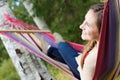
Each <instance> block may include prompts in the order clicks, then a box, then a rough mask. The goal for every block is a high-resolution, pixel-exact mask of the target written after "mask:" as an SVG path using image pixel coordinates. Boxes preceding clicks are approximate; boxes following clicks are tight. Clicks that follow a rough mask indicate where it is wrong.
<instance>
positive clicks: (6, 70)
mask: <svg viewBox="0 0 120 80" xmlns="http://www.w3.org/2000/svg"><path fill="white" fill-rule="evenodd" d="M0 80H20V78H19V76H18V74H17V72H16V71H15V68H14V66H13V64H12V62H11V60H10V59H8V60H4V61H3V62H2V64H1V66H0Z"/></svg>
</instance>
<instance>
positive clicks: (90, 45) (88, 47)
mask: <svg viewBox="0 0 120 80" xmlns="http://www.w3.org/2000/svg"><path fill="white" fill-rule="evenodd" d="M89 9H92V10H93V11H94V12H95V13H96V14H97V23H96V24H97V28H98V30H99V33H100V29H101V23H102V16H103V9H104V4H96V5H92V6H91V7H90V8H89ZM95 44H96V41H95V40H91V41H88V43H87V44H86V46H85V48H84V50H83V54H82V58H81V59H82V60H81V62H80V63H81V67H82V68H83V59H84V56H85V54H86V53H88V52H89V51H90V50H92V49H93V47H94V46H95Z"/></svg>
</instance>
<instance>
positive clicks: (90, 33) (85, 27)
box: [80, 9, 99, 41]
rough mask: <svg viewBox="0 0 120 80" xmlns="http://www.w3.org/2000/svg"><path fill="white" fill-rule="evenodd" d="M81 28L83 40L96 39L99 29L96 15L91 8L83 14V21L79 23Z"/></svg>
mask: <svg viewBox="0 0 120 80" xmlns="http://www.w3.org/2000/svg"><path fill="white" fill-rule="evenodd" d="M80 29H82V35H81V37H82V39H83V40H88V41H89V40H98V38H99V30H98V28H97V15H96V13H94V11H93V10H92V9H90V10H89V11H88V12H87V14H86V15H85V20H84V22H83V23H82V24H81V25H80Z"/></svg>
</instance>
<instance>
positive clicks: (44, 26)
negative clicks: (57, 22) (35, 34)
mask: <svg viewBox="0 0 120 80" xmlns="http://www.w3.org/2000/svg"><path fill="white" fill-rule="evenodd" d="M22 2H23V5H24V7H25V8H26V10H27V11H28V13H29V15H30V16H31V17H32V18H33V20H34V22H35V24H36V25H37V26H38V27H39V28H40V29H48V26H47V24H46V23H45V21H43V20H42V19H40V18H39V17H37V16H36V14H35V12H34V11H33V4H32V3H31V1H30V0H22Z"/></svg>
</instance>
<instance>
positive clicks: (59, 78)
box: [45, 62, 73, 80]
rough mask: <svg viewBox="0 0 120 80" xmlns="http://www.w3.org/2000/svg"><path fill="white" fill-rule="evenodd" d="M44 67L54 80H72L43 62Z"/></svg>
mask: <svg viewBox="0 0 120 80" xmlns="http://www.w3.org/2000/svg"><path fill="white" fill-rule="evenodd" d="M45 65H46V67H47V68H48V70H49V71H50V73H51V74H52V75H53V76H54V77H55V78H56V80H73V79H72V78H71V77H70V76H68V75H67V74H65V73H64V72H62V71H60V70H58V69H57V68H55V67H54V66H52V65H50V64H48V63H46V62H45Z"/></svg>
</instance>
